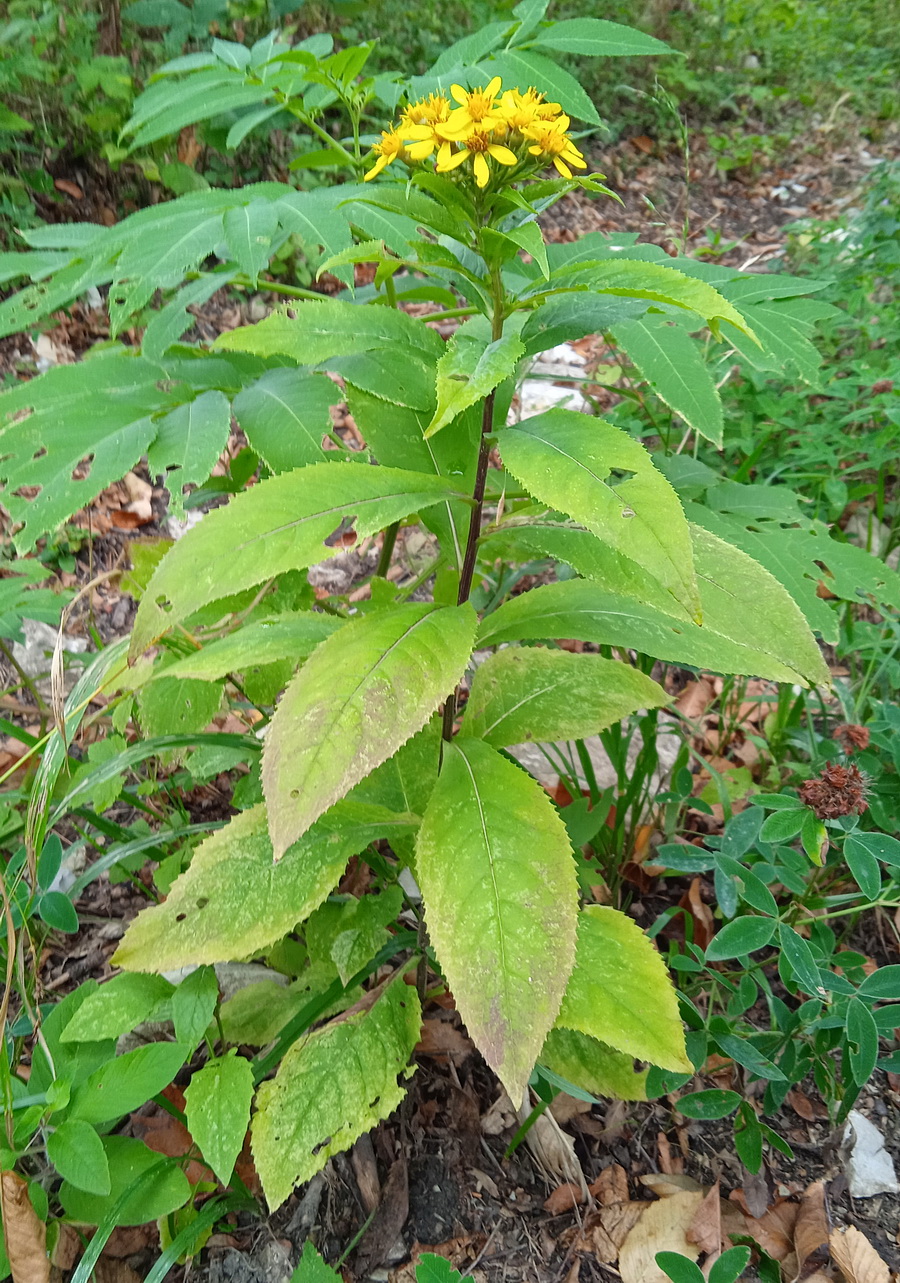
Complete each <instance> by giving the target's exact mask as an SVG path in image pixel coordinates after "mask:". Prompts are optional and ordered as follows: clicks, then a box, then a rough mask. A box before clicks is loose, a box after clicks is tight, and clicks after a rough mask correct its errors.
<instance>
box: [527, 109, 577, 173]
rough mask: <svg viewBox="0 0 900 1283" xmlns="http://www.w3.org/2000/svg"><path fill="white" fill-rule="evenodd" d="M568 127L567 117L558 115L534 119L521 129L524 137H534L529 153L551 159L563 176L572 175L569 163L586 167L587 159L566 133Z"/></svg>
mask: <svg viewBox="0 0 900 1283" xmlns="http://www.w3.org/2000/svg"><path fill="white" fill-rule="evenodd" d="M568 128H569V117H568V116H560V117H559V119H558V120H538V121H535V123H534V124H533V125H530V126H529V127H528V128H527V129H526V130H524V131H523V132H524V134H525V137H526V138H533V139H534V145H533V146H531V147H529V148H528V150H529V152H530V153H531V155H532V156H544V157H546V159H547V160H552V161H553V164H554V165H555V166H556V168H557V170H558V171H559V173H561V174H562V176H563V178H571V177H572V170H571V169H570V168H569V166H570V165H574V166H575V168H576V169H587V161H586V160H585V159H584V156H582V154H581V152H580V151H579V150H578V148H577V147H576V146H575V144H574V143H573V142H572V139H571V138H570V137H569V135H568V134H567V133H566V130H567V129H568Z"/></svg>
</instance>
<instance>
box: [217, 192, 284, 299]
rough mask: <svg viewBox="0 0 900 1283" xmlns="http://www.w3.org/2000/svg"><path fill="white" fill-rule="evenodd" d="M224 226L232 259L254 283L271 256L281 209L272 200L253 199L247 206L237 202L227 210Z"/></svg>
mask: <svg viewBox="0 0 900 1283" xmlns="http://www.w3.org/2000/svg"><path fill="white" fill-rule="evenodd" d="M223 226H224V229H225V243H226V245H227V246H228V249H229V252H230V253H231V256H232V258H233V259H234V260H235V262H236V263H237V265H238V267H239V268H240V269H241V271H242V272H244V273H245V274H246V275H247V276H249V277H250V279H251V281H253V283H254V284H255V283H256V279H257V277H258V276H259V273H260V272H261V271H263V270H264V269H265V268H266V267H268V265H269V259H270V258H271V257H272V249H273V246H272V242H273V240H274V238H275V233H276V231H277V230H278V211H277V210H276V208H275V206H274V205H273V204H272V202H271V201H268V200H253V201H250V203H249V204H248V205H235V206H234V208H232V209H229V210H227V211H226V213H225V217H224V220H223Z"/></svg>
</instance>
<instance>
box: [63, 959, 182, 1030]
mask: <svg viewBox="0 0 900 1283" xmlns="http://www.w3.org/2000/svg"><path fill="white" fill-rule="evenodd" d="M173 992H174V986H173V985H171V984H170V983H169V981H168V980H164V979H163V977H162V976H151V975H143V974H140V973H138V974H135V975H123V976H113V978H112V980H108V981H107V982H106V984H104V985H101V987H100V988H99V989H97V990H95V992H94V993H92V994H89V995H88V997H87V998H86V999H85V1000H84V1002H83V1003H82V1004H81V1006H80V1007H79V1008H78V1010H77V1011H76V1012H75V1015H74V1016H73V1017H72V1019H71V1020H70V1021H69V1023H68V1024H67V1025H66V1027H65V1029H64V1030H63V1032H62V1041H63V1042H97V1041H100V1040H101V1039H103V1038H118V1037H120V1036H121V1035H122V1034H127V1033H130V1032H131V1030H132V1029H135V1028H137V1026H138V1025H139V1024H141V1023H142V1022H143V1021H145V1020H150V1019H152V1017H153V1013H154V1012H155V1011H156V1010H157V1008H158V1007H159V1006H160V1005H161V1004H163V1003H165V1002H166V1001H167V1000H168V999H169V998H170V997H171V996H172V994H173Z"/></svg>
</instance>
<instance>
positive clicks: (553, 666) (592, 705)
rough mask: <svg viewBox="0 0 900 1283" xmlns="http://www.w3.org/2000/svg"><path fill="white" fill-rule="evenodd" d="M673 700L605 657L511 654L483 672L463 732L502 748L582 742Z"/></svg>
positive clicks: (512, 650)
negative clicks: (530, 743) (640, 711)
mask: <svg viewBox="0 0 900 1283" xmlns="http://www.w3.org/2000/svg"><path fill="white" fill-rule="evenodd" d="M584 661H586V662H584ZM668 699H669V697H668V695H667V694H666V692H665V691H664V690H663V689H662V687H661V686H659V685H658V684H657V683H656V682H654V681H652V680H651V679H650V678H649V677H647V676H645V675H644V674H643V673H641V672H639V671H638V670H637V669H635V668H631V667H630V665H628V664H622V663H619V662H618V661H615V660H608V659H602V658H601V657H600V656H599V655H573V654H570V653H569V652H568V651H563V650H543V649H539V648H537V647H532V646H528V647H507V648H506V649H504V650H500V651H497V652H496V653H495V654H493V655H491V656H489V657H488V658H487V659H486V660H485V661H484V663H483V664H481V665H479V667H478V669H477V671H476V673H475V679H474V681H473V683H472V688H471V691H470V693H469V699H468V702H467V704H466V713H465V718H464V720H463V725H462V731H461V732H460V733H461V734H463V735H475V736H477V737H478V738H479V739H483V740H485V741H486V742H487V743H488V744H492V745H493V746H494V747H495V748H505V747H506V746H507V745H509V744H522V743H524V742H525V741H526V740H564V739H581V738H583V737H584V736H587V735H596V734H598V733H599V732H600V731H602V730H605V729H606V728H607V727H608V726H611V725H612V724H613V722H618V721H621V719H622V718H623V717H627V716H628V715H629V714H630V713H634V712H635V711H636V710H637V709H639V708H660V707H661V706H662V705H663V704H665V703H667V702H668Z"/></svg>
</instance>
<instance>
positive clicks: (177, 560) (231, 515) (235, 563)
mask: <svg viewBox="0 0 900 1283" xmlns="http://www.w3.org/2000/svg"><path fill="white" fill-rule="evenodd" d="M380 310H384V309H380ZM454 489H455V488H454V486H453V484H452V482H450V481H445V480H444V479H443V478H441V477H429V476H426V475H425V474H424V473H418V472H404V471H401V470H400V469H398V468H368V467H363V466H362V465H360V464H354V463H344V464H337V463H316V464H311V465H310V466H309V467H306V468H297V469H295V470H294V471H293V472H286V473H283V474H282V475H281V476H277V477H271V478H269V479H268V480H267V481H263V482H261V483H260V484H259V485H256V486H254V487H253V489H252V490H247V491H245V492H244V493H243V494H240V495H237V496H236V497H235V498H234V499H233V500H232V501H231V503H229V504H228V506H227V507H225V508H217V509H216V510H215V511H214V512H210V513H207V515H206V516H205V517H204V518H203V520H202V521H201V522H200V523H199V525H196V526H194V528H193V529H192V530H189V531H188V533H187V534H186V535H185V536H184V537H183V538H182V539H179V540H178V542H177V543H176V544H175V546H174V548H172V550H171V552H169V554H168V555H167V556H166V557H165V558H164V559H163V561H162V562H161V563H160V565H159V568H158V569H157V571H156V573H155V574H154V576H153V578H152V579H151V581H150V584H149V585H148V588H147V591H146V593H145V594H144V597H143V598H142V600H141V604H140V606H139V608H138V614H137V618H136V620H135V625H134V633H133V635H132V640H131V650H130V655H131V658H132V659H134V658H136V657H137V656H138V655H139V654H140V653H141V652H142V651H143V650H145V649H146V647H147V646H149V645H150V644H151V643H152V642H153V641H155V640H156V639H157V637H159V636H161V634H162V633H163V632H165V631H166V630H167V629H169V628H172V627H174V626H175V625H176V624H178V623H180V622H181V620H183V619H184V618H186V616H188V615H190V614H192V613H193V612H194V611H195V610H198V609H199V608H200V607H201V606H205V605H207V604H208V603H209V602H213V601H216V600H218V599H219V598H221V597H225V596H227V595H228V594H229V593H234V592H238V591H239V590H240V589H242V588H251V587H253V585H254V584H259V583H262V582H263V581H264V580H266V579H269V578H272V577H273V576H275V575H279V574H283V573H284V572H285V571H287V570H303V569H305V568H306V567H307V566H311V565H314V564H315V563H316V562H319V561H324V560H325V559H326V558H328V557H333V556H334V555H335V554H336V553H338V552H339V551H340V545H339V544H338V545H337V546H334V547H332V546H329V545H327V544H326V543H325V540H326V539H327V538H328V537H329V535H331V534H332V533H333V532H334V530H335V529H336V527H337V526H338V525H339V524H340V522H341V519H342V517H345V516H355V517H356V529H357V533H358V535H359V536H360V538H363V537H364V536H365V535H367V534H372V533H374V532H375V531H376V530H381V529H383V527H384V526H386V525H389V524H390V522H392V521H396V520H398V519H399V518H401V517H405V516H408V515H409V513H410V512H414V511H415V510H416V509H417V508H419V507H428V506H430V505H431V504H433V503H438V502H440V501H441V500H442V499H446V498H447V497H448V496H450V495H452V494H453V493H454Z"/></svg>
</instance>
